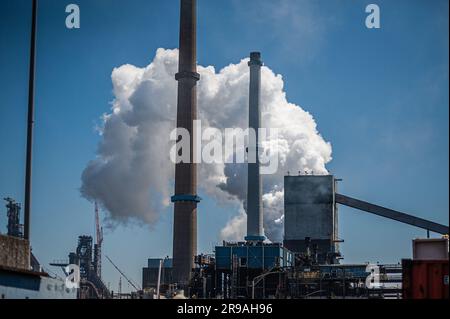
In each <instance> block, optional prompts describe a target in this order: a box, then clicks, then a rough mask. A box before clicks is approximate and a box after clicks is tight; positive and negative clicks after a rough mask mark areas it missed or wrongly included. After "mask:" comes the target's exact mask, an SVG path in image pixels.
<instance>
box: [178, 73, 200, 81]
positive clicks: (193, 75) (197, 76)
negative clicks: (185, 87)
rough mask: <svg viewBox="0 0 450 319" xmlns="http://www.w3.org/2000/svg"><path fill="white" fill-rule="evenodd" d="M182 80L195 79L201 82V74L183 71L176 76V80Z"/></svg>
mask: <svg viewBox="0 0 450 319" xmlns="http://www.w3.org/2000/svg"><path fill="white" fill-rule="evenodd" d="M180 79H194V80H195V81H198V80H200V74H199V73H197V72H191V71H181V72H178V73H176V74H175V80H177V81H178V80H180Z"/></svg>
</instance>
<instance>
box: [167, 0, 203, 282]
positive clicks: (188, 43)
mask: <svg viewBox="0 0 450 319" xmlns="http://www.w3.org/2000/svg"><path fill="white" fill-rule="evenodd" d="M196 8H197V5H196V0H181V9H180V48H179V64H178V73H177V74H176V75H175V79H176V80H177V81H178V101H177V128H184V129H186V130H187V131H188V132H189V133H190V161H189V163H183V162H180V163H177V164H176V165H175V195H173V196H172V198H171V200H172V202H173V203H174V222H173V224H174V225H173V226H174V227H173V272H174V273H173V275H174V281H175V282H177V283H178V284H179V285H180V286H181V287H185V286H186V285H187V284H188V282H189V280H190V277H191V270H192V268H193V267H194V256H195V255H196V254H197V203H198V202H199V201H200V198H199V197H198V196H197V167H196V164H195V163H194V161H193V159H194V157H193V154H194V152H195V149H194V148H195V145H194V140H195V136H194V130H193V121H194V120H195V119H196V118H197V89H196V85H197V81H198V80H199V79H200V75H199V74H198V73H197V64H196V63H197V61H196V60H197V53H196V32H197V31H196V19H197V17H196V16H197V14H196ZM181 151H186V150H181Z"/></svg>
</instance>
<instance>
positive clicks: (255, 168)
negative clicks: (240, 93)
mask: <svg viewBox="0 0 450 319" xmlns="http://www.w3.org/2000/svg"><path fill="white" fill-rule="evenodd" d="M248 66H249V67H250V92H249V108H248V127H249V129H253V131H254V132H255V141H256V143H255V144H254V145H251V144H249V146H248V154H249V159H250V158H251V157H252V155H251V154H252V152H254V153H253V154H254V156H255V159H256V161H255V162H254V163H250V160H249V163H248V180H247V236H246V237H245V240H247V241H263V240H264V239H265V237H264V230H263V212H262V202H261V194H262V183H261V176H260V173H259V164H260V163H259V153H260V150H259V146H260V145H259V134H258V129H259V127H260V123H261V112H260V100H261V66H262V61H261V53H259V52H251V53H250V61H249V62H248Z"/></svg>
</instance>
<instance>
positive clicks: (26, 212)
mask: <svg viewBox="0 0 450 319" xmlns="http://www.w3.org/2000/svg"><path fill="white" fill-rule="evenodd" d="M32 10H33V11H32V20H31V43H30V71H29V72H30V73H29V83H28V122H27V158H26V167H25V207H24V238H25V239H28V240H29V239H30V210H31V162H32V153H33V122H34V73H35V62H36V24H37V0H33V9H32Z"/></svg>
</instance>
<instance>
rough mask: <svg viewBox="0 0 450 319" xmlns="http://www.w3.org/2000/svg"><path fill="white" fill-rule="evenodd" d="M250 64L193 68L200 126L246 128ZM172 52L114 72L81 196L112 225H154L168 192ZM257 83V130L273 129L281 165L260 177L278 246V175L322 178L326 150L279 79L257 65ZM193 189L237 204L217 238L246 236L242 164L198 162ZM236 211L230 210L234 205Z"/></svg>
mask: <svg viewBox="0 0 450 319" xmlns="http://www.w3.org/2000/svg"><path fill="white" fill-rule="evenodd" d="M247 61H248V59H243V60H241V61H240V62H239V63H238V64H230V65H229V66H227V67H225V68H223V69H222V70H220V71H219V72H218V73H217V72H216V71H215V69H214V67H212V66H208V67H202V66H199V67H198V72H199V73H200V75H201V80H200V81H199V82H198V111H199V119H201V121H202V127H203V128H206V127H208V126H211V127H216V128H218V129H224V128H234V127H240V128H244V129H245V128H246V127H248V85H249V68H248V66H247ZM177 67H178V50H176V49H175V50H165V49H158V50H157V52H156V56H155V58H154V60H153V61H152V63H151V64H150V65H148V66H147V67H145V68H137V67H135V66H132V65H123V66H121V67H119V68H115V69H114V70H113V73H112V82H113V87H114V96H115V99H114V101H113V106H112V112H111V113H109V114H106V115H104V116H103V122H104V126H103V129H102V139H101V141H100V144H99V147H98V151H97V157H96V158H95V159H94V160H92V161H90V162H89V163H88V165H87V167H86V168H85V170H84V172H83V174H82V187H81V193H82V195H83V196H84V197H86V198H87V199H89V200H96V201H98V202H99V203H100V204H101V205H102V206H103V207H104V208H105V209H107V211H108V212H109V217H110V221H112V222H123V223H126V222H128V221H132V220H136V221H140V222H142V221H143V222H145V223H147V224H149V225H154V224H155V223H156V222H157V221H158V219H159V216H160V213H161V211H162V210H163V209H164V208H165V207H167V206H168V205H169V204H170V203H169V198H170V195H171V194H172V192H173V181H174V164H172V162H171V161H170V159H169V153H170V148H171V146H172V145H173V142H170V140H169V133H170V131H171V130H172V129H173V128H175V123H176V122H175V118H176V98H177V96H176V92H177V82H176V81H175V79H174V75H175V73H176V72H177ZM261 72H262V85H261V107H262V126H263V127H267V128H278V140H277V141H272V142H275V143H277V144H278V153H279V165H278V171H277V172H276V173H275V174H273V175H264V176H263V185H264V186H263V193H264V195H263V205H264V229H265V233H266V235H267V236H268V237H269V239H271V240H276V241H279V240H281V239H282V238H281V236H282V229H283V176H284V175H285V174H286V173H287V172H288V171H291V172H292V173H293V174H296V173H297V172H298V171H314V173H315V174H326V173H327V170H326V168H325V164H326V163H327V162H329V161H330V160H331V145H330V144H329V143H327V142H325V141H324V140H323V138H322V137H321V136H320V135H319V133H318V132H317V128H316V123H315V121H314V119H313V117H312V116H311V115H310V114H309V113H308V112H305V111H304V110H303V109H301V108H300V107H299V106H297V105H295V104H292V103H289V102H288V101H287V100H286V95H285V92H283V80H282V77H281V75H275V74H274V73H273V72H272V71H271V70H270V69H269V68H268V67H263V68H262V70H261ZM198 167H199V177H198V180H199V188H200V189H199V191H200V193H203V194H207V195H209V196H211V197H213V198H215V199H216V200H217V201H218V202H220V203H223V204H226V203H230V200H231V202H232V203H234V204H236V203H240V204H241V206H240V207H241V208H240V209H239V211H238V212H237V215H236V217H234V218H233V219H231V220H230V221H229V222H228V224H227V225H225V227H224V228H223V230H222V232H221V237H222V238H223V239H227V240H237V239H242V237H243V235H244V234H245V228H246V218H245V211H244V207H245V197H246V180H247V172H246V165H245V164H226V165H224V164H204V163H202V164H200V165H199V166H198ZM234 207H235V205H234Z"/></svg>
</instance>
